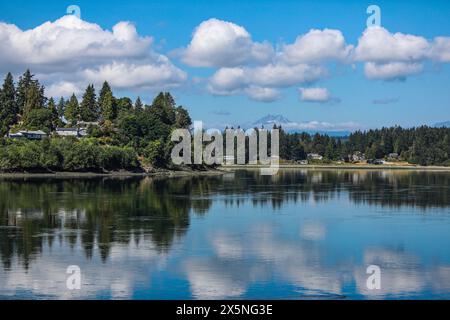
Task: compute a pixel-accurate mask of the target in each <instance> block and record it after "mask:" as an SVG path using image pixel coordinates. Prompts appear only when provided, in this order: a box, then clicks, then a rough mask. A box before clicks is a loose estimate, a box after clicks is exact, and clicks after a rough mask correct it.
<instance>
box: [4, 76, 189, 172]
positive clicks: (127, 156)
mask: <svg viewBox="0 0 450 320" xmlns="http://www.w3.org/2000/svg"><path fill="white" fill-rule="evenodd" d="M82 122H83V123H88V124H89V123H91V125H89V126H88V127H87V129H86V130H87V133H88V134H87V136H86V137H84V138H83V139H77V138H76V137H58V136H57V135H55V134H54V131H55V130H56V129H57V128H58V127H67V128H69V127H77V125H78V124H79V123H82ZM190 126H191V118H190V117H189V113H188V112H187V110H186V109H184V108H183V107H182V106H177V105H176V103H175V100H174V99H173V97H172V96H171V94H170V93H168V92H161V93H159V94H158V95H157V96H156V97H155V99H154V100H153V102H152V104H151V105H144V104H143V103H142V101H141V99H140V98H139V97H138V98H137V99H136V101H135V102H133V101H132V100H131V99H130V98H128V97H122V98H117V97H115V96H114V94H113V92H112V90H111V87H110V85H109V84H108V83H107V82H105V83H104V84H103V86H102V88H101V90H100V91H99V93H98V95H97V93H96V90H95V88H94V86H93V85H92V84H90V85H88V86H87V88H86V90H85V92H84V93H83V95H82V98H81V100H80V101H78V98H77V97H76V96H75V94H72V96H71V97H70V98H69V99H68V100H66V99H64V98H63V97H61V98H60V99H59V100H58V102H57V103H56V102H55V100H54V99H53V98H47V97H46V96H45V88H44V86H43V85H41V84H40V83H39V81H38V80H37V79H35V77H34V75H33V74H32V73H31V72H30V71H29V70H27V71H26V72H25V73H24V74H23V75H22V76H21V77H20V78H19V79H18V82H17V85H16V84H15V83H14V79H13V76H12V75H11V73H8V74H7V75H6V77H5V80H4V83H3V85H2V87H1V88H0V137H1V138H0V171H4V172H5V171H34V170H35V171H40V170H51V171H104V170H119V169H126V170H142V167H143V166H150V167H169V166H170V160H169V157H170V152H171V149H172V145H173V144H172V142H171V141H170V133H171V131H172V129H173V128H189V127H190ZM20 130H42V131H43V132H45V133H47V134H48V137H46V138H44V139H41V140H36V141H33V140H27V139H10V138H7V137H8V134H10V133H14V132H18V131H20Z"/></svg>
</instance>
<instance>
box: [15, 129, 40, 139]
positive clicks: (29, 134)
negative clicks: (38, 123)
mask: <svg viewBox="0 0 450 320" xmlns="http://www.w3.org/2000/svg"><path fill="white" fill-rule="evenodd" d="M46 136H47V134H46V133H45V132H44V131H42V130H35V131H33V130H21V131H19V132H15V133H9V134H8V137H9V138H11V139H20V138H24V139H29V140H41V139H43V138H45V137H46Z"/></svg>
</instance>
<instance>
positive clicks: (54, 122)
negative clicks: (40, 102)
mask: <svg viewBox="0 0 450 320" xmlns="http://www.w3.org/2000/svg"><path fill="white" fill-rule="evenodd" d="M47 108H48V109H49V110H50V112H51V115H52V116H51V122H52V129H53V130H54V129H56V128H57V127H58V126H59V124H60V120H59V115H58V109H57V108H56V104H55V100H53V98H50V100H48V104H47Z"/></svg>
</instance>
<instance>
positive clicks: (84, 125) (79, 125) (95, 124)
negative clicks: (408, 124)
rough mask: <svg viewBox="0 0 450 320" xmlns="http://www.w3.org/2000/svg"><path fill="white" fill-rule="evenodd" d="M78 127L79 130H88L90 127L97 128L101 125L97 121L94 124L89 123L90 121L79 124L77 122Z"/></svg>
mask: <svg viewBox="0 0 450 320" xmlns="http://www.w3.org/2000/svg"><path fill="white" fill-rule="evenodd" d="M77 126H78V127H79V128H87V127H89V126H95V127H98V126H100V124H99V123H98V122H97V121H94V122H89V121H78V122H77Z"/></svg>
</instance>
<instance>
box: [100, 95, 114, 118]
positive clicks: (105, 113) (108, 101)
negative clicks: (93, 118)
mask: <svg viewBox="0 0 450 320" xmlns="http://www.w3.org/2000/svg"><path fill="white" fill-rule="evenodd" d="M101 108H102V119H103V120H105V121H114V119H115V118H116V108H115V102H114V97H113V95H112V92H111V91H107V92H106V93H105V96H104V97H103V99H102V106H101Z"/></svg>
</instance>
